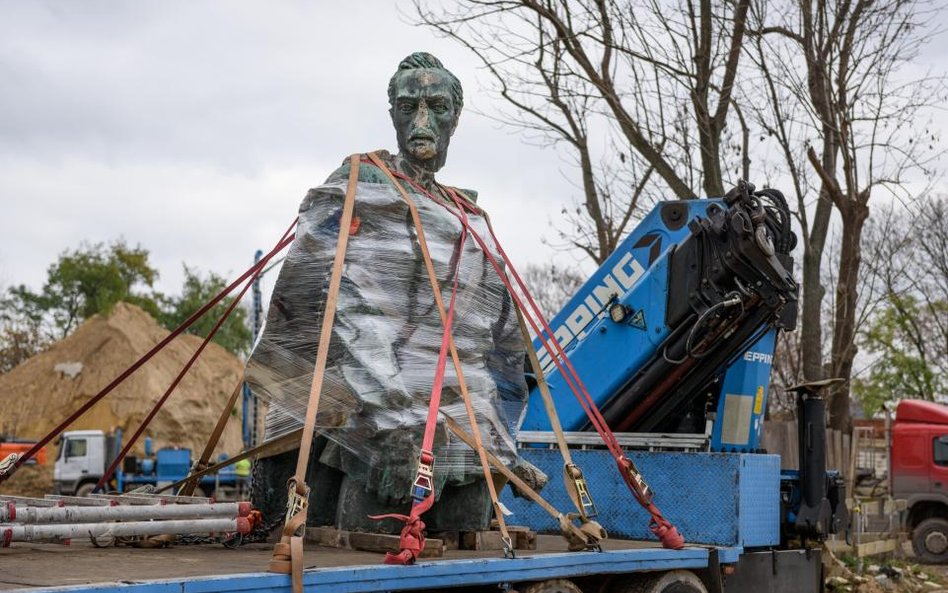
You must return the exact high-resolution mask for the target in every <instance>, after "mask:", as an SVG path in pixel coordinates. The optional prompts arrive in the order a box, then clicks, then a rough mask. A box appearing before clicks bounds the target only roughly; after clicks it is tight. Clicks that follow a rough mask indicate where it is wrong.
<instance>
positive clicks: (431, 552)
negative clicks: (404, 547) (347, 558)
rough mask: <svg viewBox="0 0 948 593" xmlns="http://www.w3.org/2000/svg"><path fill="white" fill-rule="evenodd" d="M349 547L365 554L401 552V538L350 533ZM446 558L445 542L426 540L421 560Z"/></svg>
mask: <svg viewBox="0 0 948 593" xmlns="http://www.w3.org/2000/svg"><path fill="white" fill-rule="evenodd" d="M348 539H349V547H350V548H351V549H353V550H362V551H363V552H392V553H393V554H394V553H397V552H398V551H399V550H401V545H400V544H401V538H400V537H399V536H397V535H388V534H384V533H360V532H358V531H349V532H348ZM442 556H444V542H443V541H442V540H440V539H436V538H433V537H426V538H425V547H424V549H422V550H421V554H420V556H419V557H420V558H441V557H442Z"/></svg>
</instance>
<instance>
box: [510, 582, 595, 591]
mask: <svg viewBox="0 0 948 593" xmlns="http://www.w3.org/2000/svg"><path fill="white" fill-rule="evenodd" d="M517 591H520V593H582V590H581V589H580V588H579V587H577V586H576V584H575V583H573V581H569V580H566V579H550V580H549V581H537V582H535V583H530V584H529V585H527V586H526V587H523V588H520V587H517Z"/></svg>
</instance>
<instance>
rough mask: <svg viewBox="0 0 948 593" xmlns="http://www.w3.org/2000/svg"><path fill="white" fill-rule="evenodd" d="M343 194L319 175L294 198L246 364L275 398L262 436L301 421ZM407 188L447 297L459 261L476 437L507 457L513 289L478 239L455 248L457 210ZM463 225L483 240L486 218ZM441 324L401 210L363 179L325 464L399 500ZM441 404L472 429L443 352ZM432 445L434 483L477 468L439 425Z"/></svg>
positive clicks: (511, 446)
mask: <svg viewBox="0 0 948 593" xmlns="http://www.w3.org/2000/svg"><path fill="white" fill-rule="evenodd" d="M344 194H345V183H344V182H337V183H333V182H327V183H326V184H325V185H322V186H320V187H318V188H316V189H314V190H311V191H310V192H309V194H308V195H307V197H306V199H305V200H304V201H303V204H302V206H301V208H300V222H299V227H298V230H297V238H296V240H295V242H294V243H293V245H292V246H291V248H290V251H289V254H288V255H287V259H286V261H285V263H284V265H283V268H282V270H281V272H280V276H279V278H278V280H277V282H276V286H275V287H274V292H273V297H272V299H271V303H270V309H269V312H268V314H267V320H266V325H265V327H264V330H263V332H262V334H261V337H260V339H259V340H258V342H257V344H256V346H255V347H254V350H253V353H252V354H251V357H250V361H249V362H248V365H247V372H246V377H247V381H248V382H249V383H250V385H251V388H252V389H253V390H254V392H255V393H256V394H257V395H259V396H262V397H264V398H265V399H266V400H267V401H268V403H269V406H270V408H269V410H270V411H269V413H268V421H267V432H268V434H267V435H266V437H267V438H272V437H275V436H278V435H279V434H282V433H285V432H288V431H290V430H292V429H294V428H296V427H298V426H300V425H301V424H302V420H303V418H304V417H305V413H306V405H307V402H308V399H309V389H310V384H311V382H312V375H313V366H314V361H315V358H316V350H317V343H318V338H319V333H320V329H321V325H322V316H323V305H324V302H325V299H326V293H327V291H328V284H329V275H330V270H331V268H332V262H333V257H334V255H335V251H336V241H337V238H338V232H339V218H340V215H341V210H342V201H343V197H344ZM411 195H412V196H413V199H414V200H415V203H416V205H417V207H418V210H419V214H420V218H421V220H422V224H423V225H424V233H425V237H426V239H427V245H428V249H429V251H430V254H431V259H432V262H433V265H434V268H435V272H436V274H437V277H438V280H439V282H440V283H441V291H442V295H443V297H444V300H445V302H446V303H447V301H449V300H450V295H451V290H452V284H453V280H454V278H453V273H454V269H455V263H454V262H455V261H456V258H457V257H458V256H459V255H460V257H461V261H460V267H459V288H458V293H457V304H456V312H455V319H454V326H453V332H452V334H453V336H454V341H455V344H456V346H457V349H458V354H459V357H460V359H461V364H462V368H463V371H464V377H465V380H466V382H467V385H468V390H469V392H470V394H471V398H472V403H473V406H474V410H475V414H476V417H477V421H478V425H479V427H480V431H481V435H482V438H483V442H484V445H485V447H486V448H487V450H488V451H490V452H491V453H493V454H494V455H496V456H497V457H499V458H500V459H501V460H503V461H504V462H505V463H507V464H509V465H513V464H514V463H515V462H516V459H517V454H516V446H515V443H514V439H513V438H512V433H513V432H514V430H515V427H516V425H517V422H518V420H519V417H520V414H521V413H522V411H523V408H524V405H525V402H526V396H527V390H526V385H525V383H524V378H523V361H524V345H523V343H522V339H521V336H520V330H519V328H518V325H517V318H516V313H515V312H514V309H513V305H512V302H511V299H510V296H509V294H508V293H507V291H506V289H505V288H504V286H503V284H502V282H501V280H500V279H499V278H498V277H497V273H496V271H495V270H494V269H493V267H492V266H491V264H490V262H489V261H488V260H487V258H486V257H485V256H484V254H483V252H482V251H481V249H480V248H479V247H478V246H477V244H476V243H475V242H474V240H473V239H471V238H470V237H468V238H467V240H466V241H465V243H464V245H463V250H462V252H461V253H460V254H459V253H458V251H459V240H460V237H461V223H460V222H459V221H458V220H457V218H456V217H455V216H454V215H453V214H451V213H450V212H448V211H447V210H446V209H445V207H444V206H442V205H440V204H438V203H435V202H434V201H432V200H431V199H430V198H428V197H423V196H419V195H417V194H411ZM469 222H470V224H471V225H472V226H473V228H474V229H476V230H477V231H478V232H479V233H480V234H481V236H483V237H487V236H489V233H488V232H487V225H486V222H485V221H484V219H483V218H482V217H480V216H476V215H471V216H469ZM494 256H495V257H496V258H497V259H498V260H499V259H500V258H499V256H498V255H497V254H496V253H495V254H494ZM442 332H443V325H442V323H441V318H440V316H439V313H438V309H437V306H436V305H435V301H434V298H433V292H432V288H431V284H430V281H429V279H428V275H427V272H426V269H425V265H424V260H423V259H422V256H421V251H420V248H419V244H418V239H417V231H416V229H415V227H414V224H413V223H412V219H411V215H410V212H409V208H408V206H407V204H405V202H404V201H403V199H402V197H401V196H400V194H399V193H397V191H396V190H395V188H394V187H393V186H391V185H390V184H388V183H368V182H365V181H360V182H359V184H358V188H357V193H356V200H355V212H354V219H353V224H352V226H351V227H350V237H349V246H348V249H347V253H346V258H345V266H344V268H343V277H342V284H341V288H340V293H339V302H338V306H337V310H336V315H335V323H334V325H333V332H332V339H331V341H330V345H329V349H330V350H329V355H328V363H327V369H326V375H325V378H324V383H323V393H322V395H321V401H320V406H319V414H318V417H317V427H318V431H319V432H320V434H323V435H325V436H326V437H328V438H329V439H330V441H331V442H330V446H328V447H327V448H326V450H325V451H324V452H323V454H322V456H321V459H320V460H321V461H322V462H323V463H326V464H327V465H330V466H331V467H335V468H336V469H340V470H342V471H343V472H345V473H346V474H347V475H350V476H354V477H356V478H358V479H360V480H364V481H365V483H366V484H367V485H368V486H369V487H370V488H372V489H374V490H376V491H377V492H378V493H379V494H380V495H381V496H382V497H383V498H389V499H399V498H407V497H408V494H409V492H410V487H409V486H410V484H411V480H412V479H413V478H414V472H415V470H416V460H417V459H418V454H419V447H420V443H421V437H422V433H423V431H424V427H425V420H426V416H427V409H428V400H429V397H430V392H431V385H432V382H433V379H434V375H435V372H436V367H437V360H438V350H439V347H440V344H441V337H442ZM441 410H442V412H443V413H444V414H447V415H449V416H450V417H452V418H453V419H455V420H456V421H458V422H459V423H460V424H461V425H462V426H463V427H464V428H465V429H466V430H468V431H471V430H472V429H471V426H470V424H469V422H468V416H467V412H466V410H465V408H464V403H463V400H462V398H461V393H460V389H459V385H458V379H457V376H456V374H455V371H454V367H453V364H452V362H451V360H450V357H449V359H448V364H447V367H446V371H445V378H444V389H443V391H442V399H441ZM435 443H436V445H435V457H436V462H435V479H436V486H438V488H437V489H438V490H440V486H442V485H443V484H445V483H446V482H447V483H453V484H463V483H467V482H469V481H471V480H472V479H473V477H474V476H478V475H480V474H481V471H482V470H481V469H480V467H479V462H478V460H477V455H476V453H475V452H473V451H471V450H470V449H469V448H468V447H467V446H466V445H464V444H463V443H461V442H460V441H459V440H458V439H456V438H454V437H453V435H450V434H449V433H448V432H447V430H446V429H445V427H444V425H443V423H442V422H439V426H438V430H437V437H436V441H435Z"/></svg>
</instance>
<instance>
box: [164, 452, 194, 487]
mask: <svg viewBox="0 0 948 593" xmlns="http://www.w3.org/2000/svg"><path fill="white" fill-rule="evenodd" d="M157 460H158V480H172V481H174V480H179V479H181V478H183V477H184V476H186V475H188V470H189V469H190V468H191V451H190V449H161V450H159V451H158V455H157Z"/></svg>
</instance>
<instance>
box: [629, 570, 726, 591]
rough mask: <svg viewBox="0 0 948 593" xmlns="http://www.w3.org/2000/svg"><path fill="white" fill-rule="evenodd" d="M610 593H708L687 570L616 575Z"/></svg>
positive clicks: (693, 574)
mask: <svg viewBox="0 0 948 593" xmlns="http://www.w3.org/2000/svg"><path fill="white" fill-rule="evenodd" d="M612 593H708V590H707V589H706V588H705V586H704V583H702V582H701V579H699V578H698V576H697V575H696V574H695V573H693V572H689V571H687V570H673V571H670V572H661V573H657V574H648V573H646V574H642V575H628V576H626V577H618V578H617V579H616V581H615V584H614V585H613V586H612Z"/></svg>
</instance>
